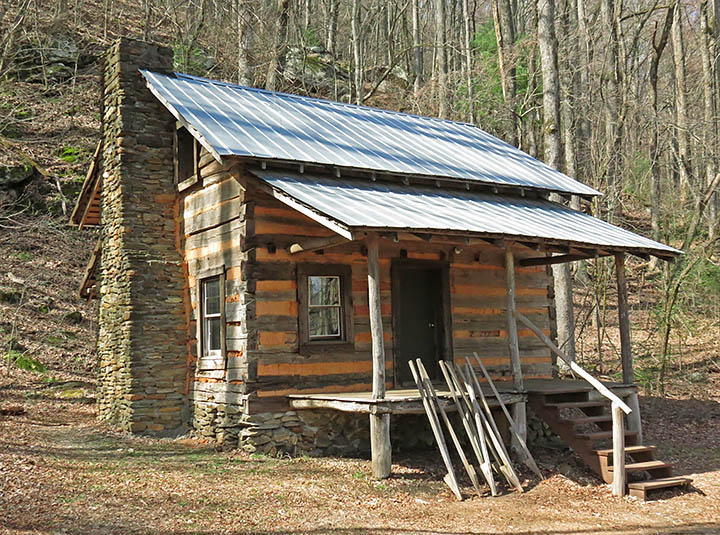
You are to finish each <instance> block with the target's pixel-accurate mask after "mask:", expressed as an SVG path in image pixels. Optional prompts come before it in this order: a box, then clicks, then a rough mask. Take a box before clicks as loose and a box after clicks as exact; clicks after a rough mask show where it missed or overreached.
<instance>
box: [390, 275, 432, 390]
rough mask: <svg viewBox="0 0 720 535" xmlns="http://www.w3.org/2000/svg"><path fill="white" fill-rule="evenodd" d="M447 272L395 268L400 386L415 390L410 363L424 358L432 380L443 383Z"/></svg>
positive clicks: (396, 362)
mask: <svg viewBox="0 0 720 535" xmlns="http://www.w3.org/2000/svg"><path fill="white" fill-rule="evenodd" d="M443 288H444V284H443V269H442V267H440V266H430V265H428V264H426V263H418V264H414V263H408V264H397V265H393V272H392V292H393V327H394V346H393V347H394V348H395V384H396V386H414V385H415V382H414V381H413V377H412V373H411V372H410V367H409V365H408V362H409V361H410V360H415V359H418V358H420V359H421V360H422V362H423V364H424V365H425V369H426V370H427V372H428V375H429V376H430V379H432V380H437V379H440V366H439V365H438V361H439V360H440V359H442V358H443V354H444V346H445V325H444V321H443V317H444V299H443V293H444V291H443Z"/></svg>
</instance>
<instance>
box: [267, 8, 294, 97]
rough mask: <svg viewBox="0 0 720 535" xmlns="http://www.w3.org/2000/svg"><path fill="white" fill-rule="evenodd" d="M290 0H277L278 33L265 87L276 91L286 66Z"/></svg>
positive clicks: (276, 27)
mask: <svg viewBox="0 0 720 535" xmlns="http://www.w3.org/2000/svg"><path fill="white" fill-rule="evenodd" d="M289 10H290V0H278V1H277V12H276V16H277V22H276V24H275V29H276V32H277V33H276V35H275V43H274V47H273V54H272V56H271V57H270V63H269V64H268V72H267V78H266V80H265V89H268V90H270V91H275V90H276V89H277V78H278V74H280V73H281V72H282V70H283V69H284V67H285V55H286V53H287V37H288V19H289V17H290V14H289Z"/></svg>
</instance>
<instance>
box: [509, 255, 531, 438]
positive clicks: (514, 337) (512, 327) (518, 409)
mask: <svg viewBox="0 0 720 535" xmlns="http://www.w3.org/2000/svg"><path fill="white" fill-rule="evenodd" d="M505 284H506V287H507V328H508V349H509V350H510V366H511V368H512V374H513V386H514V387H515V389H516V390H517V391H519V392H522V391H523V390H525V385H524V383H523V376H522V367H521V363H520V347H519V343H518V333H517V320H516V319H515V256H514V255H513V251H512V248H511V246H510V244H508V245H507V246H506V247H505ZM513 420H515V425H516V426H517V432H518V435H520V436H521V437H522V439H523V441H525V440H526V439H527V414H526V410H525V403H515V404H514V405H513ZM512 446H513V449H514V450H515V451H516V452H519V451H522V450H521V447H522V446H521V445H520V443H519V442H518V441H517V438H516V437H515V435H513V438H512Z"/></svg>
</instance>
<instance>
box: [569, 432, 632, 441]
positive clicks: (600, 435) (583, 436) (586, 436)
mask: <svg viewBox="0 0 720 535" xmlns="http://www.w3.org/2000/svg"><path fill="white" fill-rule="evenodd" d="M637 434H638V432H637V431H628V430H625V438H627V437H636V436H637ZM612 435H613V434H612V431H596V432H593V433H576V434H575V436H576V437H577V438H579V439H580V440H605V439H606V438H612Z"/></svg>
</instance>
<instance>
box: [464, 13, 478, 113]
mask: <svg viewBox="0 0 720 535" xmlns="http://www.w3.org/2000/svg"><path fill="white" fill-rule="evenodd" d="M468 3H469V0H463V22H464V30H465V32H464V34H463V48H464V50H465V81H466V83H467V95H468V96H467V98H468V121H469V122H470V123H474V122H475V94H474V90H473V76H472V73H473V60H472V48H471V44H470V43H471V33H470V32H471V28H470V26H471V21H470V6H469V5H468Z"/></svg>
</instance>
